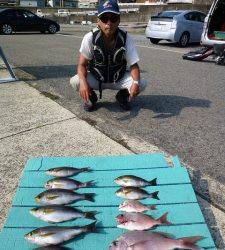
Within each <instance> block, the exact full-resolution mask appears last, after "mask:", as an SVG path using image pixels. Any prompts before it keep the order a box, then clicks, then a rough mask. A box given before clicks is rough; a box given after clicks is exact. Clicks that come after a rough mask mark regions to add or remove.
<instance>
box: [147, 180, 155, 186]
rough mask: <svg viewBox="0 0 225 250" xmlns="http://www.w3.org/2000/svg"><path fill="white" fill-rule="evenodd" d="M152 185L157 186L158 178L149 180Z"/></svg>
mask: <svg viewBox="0 0 225 250" xmlns="http://www.w3.org/2000/svg"><path fill="white" fill-rule="evenodd" d="M148 183H149V185H150V186H157V178H155V179H153V180H151V181H149V182H148Z"/></svg>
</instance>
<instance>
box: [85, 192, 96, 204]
mask: <svg viewBox="0 0 225 250" xmlns="http://www.w3.org/2000/svg"><path fill="white" fill-rule="evenodd" d="M94 195H95V194H85V195H84V197H85V200H87V201H91V202H94V201H95V200H94V197H93V196H94Z"/></svg>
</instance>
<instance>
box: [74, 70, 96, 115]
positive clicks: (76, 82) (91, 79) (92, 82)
mask: <svg viewBox="0 0 225 250" xmlns="http://www.w3.org/2000/svg"><path fill="white" fill-rule="evenodd" d="M87 82H88V84H89V87H90V89H91V91H90V95H89V100H90V103H84V109H85V110H86V111H93V110H95V109H96V103H97V101H98V97H97V95H96V93H95V91H94V90H93V89H95V90H97V89H98V88H99V82H98V81H97V80H96V79H95V78H94V76H93V75H92V74H91V73H88V75H87ZM70 85H71V86H72V87H73V89H75V90H76V91H79V85H80V79H79V77H78V75H75V76H73V77H72V78H70Z"/></svg>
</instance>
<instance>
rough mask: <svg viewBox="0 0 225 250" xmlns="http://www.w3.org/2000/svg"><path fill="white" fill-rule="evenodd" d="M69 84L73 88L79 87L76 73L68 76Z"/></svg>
mask: <svg viewBox="0 0 225 250" xmlns="http://www.w3.org/2000/svg"><path fill="white" fill-rule="evenodd" d="M70 85H71V86H72V88H74V89H75V90H78V89H79V77H78V75H75V76H73V77H71V78H70Z"/></svg>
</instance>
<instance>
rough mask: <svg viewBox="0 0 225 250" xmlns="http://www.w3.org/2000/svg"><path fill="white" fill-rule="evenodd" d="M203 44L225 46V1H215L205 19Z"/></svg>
mask: <svg viewBox="0 0 225 250" xmlns="http://www.w3.org/2000/svg"><path fill="white" fill-rule="evenodd" d="M201 44H202V45H205V46H213V45H215V44H225V0H214V2H213V4H212V6H211V8H210V10H209V13H208V14H207V16H206V18H205V22H204V27H203V32H202V37H201Z"/></svg>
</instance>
